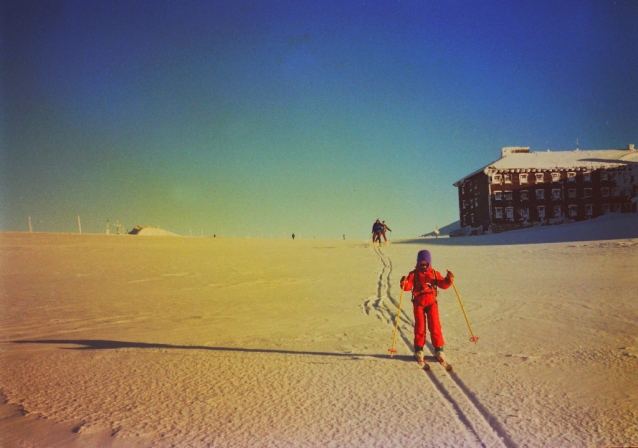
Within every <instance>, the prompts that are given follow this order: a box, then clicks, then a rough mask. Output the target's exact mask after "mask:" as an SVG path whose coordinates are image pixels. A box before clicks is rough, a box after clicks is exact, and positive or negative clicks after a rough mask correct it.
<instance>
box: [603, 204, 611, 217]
mask: <svg viewBox="0 0 638 448" xmlns="http://www.w3.org/2000/svg"><path fill="white" fill-rule="evenodd" d="M603 213H604V214H605V215H606V214H607V213H611V205H609V204H603Z"/></svg>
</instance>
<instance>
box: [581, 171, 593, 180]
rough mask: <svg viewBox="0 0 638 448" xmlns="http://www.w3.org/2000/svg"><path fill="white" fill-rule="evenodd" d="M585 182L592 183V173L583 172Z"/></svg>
mask: <svg viewBox="0 0 638 448" xmlns="http://www.w3.org/2000/svg"><path fill="white" fill-rule="evenodd" d="M583 181H585V182H591V171H584V172H583Z"/></svg>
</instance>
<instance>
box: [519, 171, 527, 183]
mask: <svg viewBox="0 0 638 448" xmlns="http://www.w3.org/2000/svg"><path fill="white" fill-rule="evenodd" d="M518 182H519V183H521V184H526V183H527V173H521V174H519V175H518Z"/></svg>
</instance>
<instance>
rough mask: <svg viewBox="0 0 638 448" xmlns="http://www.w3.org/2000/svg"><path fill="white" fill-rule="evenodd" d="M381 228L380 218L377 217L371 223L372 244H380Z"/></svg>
mask: <svg viewBox="0 0 638 448" xmlns="http://www.w3.org/2000/svg"><path fill="white" fill-rule="evenodd" d="M382 230H383V226H382V225H381V220H379V219H377V220H376V221H375V222H374V224H373V225H372V244H374V243H376V242H378V243H379V245H381V232H382Z"/></svg>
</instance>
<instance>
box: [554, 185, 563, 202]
mask: <svg viewBox="0 0 638 448" xmlns="http://www.w3.org/2000/svg"><path fill="white" fill-rule="evenodd" d="M560 196H561V194H560V188H552V200H554V201H560Z"/></svg>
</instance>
